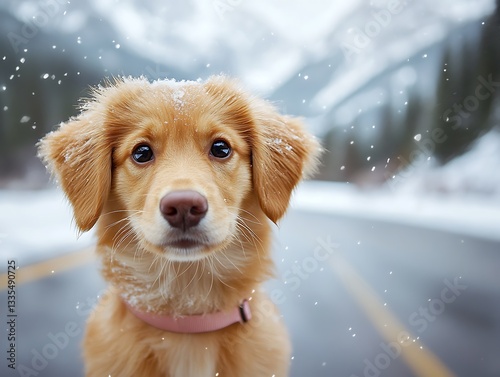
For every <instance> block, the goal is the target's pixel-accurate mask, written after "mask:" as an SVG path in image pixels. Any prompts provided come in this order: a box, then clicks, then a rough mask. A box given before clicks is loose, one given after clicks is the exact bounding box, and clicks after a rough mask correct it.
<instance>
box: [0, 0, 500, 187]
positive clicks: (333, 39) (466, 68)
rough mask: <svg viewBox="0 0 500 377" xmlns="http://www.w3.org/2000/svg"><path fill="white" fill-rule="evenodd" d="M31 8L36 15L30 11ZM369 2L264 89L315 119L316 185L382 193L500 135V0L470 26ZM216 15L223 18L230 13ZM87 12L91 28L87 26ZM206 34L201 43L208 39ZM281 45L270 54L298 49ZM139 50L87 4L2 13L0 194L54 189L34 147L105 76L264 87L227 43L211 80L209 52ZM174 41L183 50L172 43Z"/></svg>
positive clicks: (411, 7)
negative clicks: (416, 168) (345, 184)
mask: <svg viewBox="0 0 500 377" xmlns="http://www.w3.org/2000/svg"><path fill="white" fill-rule="evenodd" d="M23 3H25V4H24V5H26V4H28V3H29V5H30V6H31V8H29V7H28V8H26V7H25V8H22V5H23ZM91 3H92V2H91ZM156 3H158V2H156ZM156 3H155V4H156ZM195 3H196V2H195ZM407 3H408V4H407ZM457 3H464V1H458V2H457ZM483 3H484V2H483ZM134 4H135V6H136V8H140V7H141V5H140V4H141V3H140V2H136V3H134ZM151 4H153V3H151ZM158 4H159V3H158ZM360 4H361V5H359V6H358V7H354V9H353V10H352V11H350V13H349V17H345V18H344V19H342V20H340V21H339V22H338V23H336V24H335V25H332V27H331V28H330V30H328V31H327V32H325V37H324V40H323V44H322V49H321V53H317V54H312V53H311V54H308V55H307V58H305V59H302V60H301V62H300V64H299V65H298V66H297V67H296V68H294V69H292V70H291V73H290V74H289V75H288V76H287V77H285V78H284V79H282V80H281V81H280V82H279V83H278V84H276V85H269V89H268V90H267V91H265V95H266V96H267V98H269V99H270V100H271V101H275V102H276V103H277V105H278V107H280V109H281V110H282V111H286V112H288V113H291V114H295V115H301V116H303V117H305V119H306V121H307V122H308V124H310V126H311V127H312V129H313V131H314V132H315V133H316V134H317V135H318V136H319V137H320V138H321V139H322V142H323V145H324V146H325V148H326V149H327V153H325V155H324V156H323V168H322V170H321V172H320V173H319V175H318V177H317V178H319V179H325V180H334V181H350V182H355V183H359V184H362V185H376V184H380V183H382V182H384V181H387V180H391V179H394V177H395V174H396V173H397V172H398V171H399V170H401V169H403V168H405V167H407V166H408V165H412V164H421V163H425V161H427V160H432V161H437V162H438V163H447V162H448V161H450V160H452V159H453V158H454V157H456V156H458V155H460V154H462V153H463V152H464V151H466V150H467V149H468V147H469V146H470V145H471V142H472V141H474V140H475V139H476V138H478V136H480V135H483V134H485V133H486V132H488V130H490V129H492V128H495V127H496V128H498V124H499V117H500V113H499V110H498V109H500V102H499V101H500V94H499V90H498V88H499V87H500V39H499V38H498V36H499V35H500V6H499V5H500V0H497V3H496V7H495V4H493V6H492V7H490V8H488V7H485V8H486V10H485V11H484V12H483V13H481V12H479V13H478V15H477V16H476V17H470V18H468V19H463V20H462V19H458V20H450V19H449V18H448V19H444V18H441V19H440V18H439V17H442V16H440V15H439V14H437V13H436V14H431V13H428V12H429V9H430V5H429V4H431V3H430V2H423V3H416V2H405V4H406V7H407V8H408V9H402V10H399V11H398V12H397V13H396V12H393V13H392V14H391V13H390V12H389V11H388V10H387V9H388V8H387V4H388V3H387V2H384V1H379V2H370V3H369V4H368V2H364V3H360ZM425 4H427V5H425ZM195 5H196V4H195ZM195 5H193V6H195ZM247 6H248V7H250V6H251V4H250V5H247ZM426 6H427V8H425V7H426ZM171 7H172V5H171ZM179 7H180V6H179ZM183 7H187V5H183ZM241 7H242V8H241V9H235V10H233V13H232V14H231V15H232V16H233V17H234V18H233V20H232V23H229V21H227V22H226V23H225V24H224V27H225V28H226V29H227V28H228V27H235V26H234V25H235V24H238V22H240V21H241V20H242V19H245V18H252V17H253V23H250V26H248V25H247V24H248V23H245V24H241V25H242V26H241V27H242V28H246V27H252V28H255V27H261V28H262V30H264V31H261V33H260V34H259V36H260V35H262V34H263V33H264V32H265V33H267V30H272V22H271V21H267V22H268V24H269V25H271V26H269V25H267V26H263V24H262V23H259V22H257V21H258V20H257V18H258V17H257V16H256V14H257V13H253V14H252V15H247V14H246V13H245V8H244V7H243V5H242V6H241ZM155 9H156V8H154V7H153V8H152V9H150V12H153V13H154V12H155ZM489 9H490V10H489ZM169 11H171V12H173V11H172V9H171V8H169ZM30 12H31V13H30ZM178 12H180V10H178ZM182 12H186V9H184V8H183V10H182ZM212 12H213V14H212V15H211V17H213V20H215V21H216V20H217V17H219V16H220V11H219V14H218V13H217V10H214V9H212ZM237 12H239V14H238V13H237ZM442 12H444V11H442ZM30 14H31V15H32V16H31V17H29V15H30ZM72 14H73V15H74V16H75V17H74V19H69V21H68V17H70V16H71V15H72ZM81 14H84V18H85V21H84V22H82V21H81V20H80V21H79V19H78V15H81ZM174 15H175V12H174ZM403 16H404V17H403ZM65 17H66V19H65V20H63V19H64V18H65ZM238 17H239V18H238ZM275 17H278V15H276V16H275ZM282 17H286V14H283V15H282ZM408 20H412V22H409V21H408ZM215 21H214V26H213V27H214V28H217V27H218V25H217V23H216V22H215ZM260 21H262V20H260ZM78 23H80V24H81V26H80V27H78V25H76V24H78ZM377 23H378V26H377ZM431 23H432V24H433V25H444V27H443V28H441V29H440V30H441V34H440V37H439V38H437V37H436V38H434V39H432V38H428V39H427V40H426V41H427V42H426V43H421V44H419V43H418V42H419V41H420V39H418V38H416V39H415V36H419V35H420V34H422V33H424V30H427V31H425V33H428V32H429V31H428V30H429V28H427V29H426V28H425V27H426V26H429V25H430V24H431ZM72 24H73V25H72ZM221 24H222V22H221ZM353 25H354V26H353ZM356 25H358V26H356ZM72 26H74V27H72ZM194 26H195V25H193V33H203V30H202V28H200V30H196V28H195V27H194ZM221 27H222V26H221ZM377 27H378V29H377ZM266 28H267V29H266ZM339 30H340V31H342V32H343V33H344V34H345V30H354V31H356V30H358V31H364V34H363V35H360V34H358V35H356V34H354V36H353V35H352V33H351V37H353V39H352V40H351V41H350V42H349V41H346V39H345V38H344V39H342V38H341V37H339V35H341V33H340V32H339ZM165 33H166V35H168V30H167V31H165ZM370 33H371V35H370ZM419 33H420V34H419ZM269 34H271V33H269ZM438 34H439V33H438ZM224 35H225V36H226V37H227V38H228V39H230V38H231V36H230V35H228V34H227V33H225V34H224ZM426 35H427V34H426ZM420 36H421V35H420ZM273 37H274V38H275V39H273V40H272V41H271V42H270V41H268V40H266V41H265V49H267V50H263V51H272V49H273V48H275V49H278V50H279V49H282V48H283V46H286V44H285V43H284V42H283V43H282V40H283V39H282V40H280V39H279V38H278V36H275V35H274V34H273ZM186 38H187V37H186ZM191 38H194V39H196V35H194V36H191ZM363 38H364V40H363ZM127 39H128V37H125V36H123V35H122V34H121V32H120V31H119V30H117V27H116V25H115V24H113V22H111V20H108V19H106V18H105V17H102V13H99V12H98V11H96V9H95V8H93V7H92V6H91V5H88V4H87V3H86V2H83V1H80V2H79V1H74V2H71V3H66V2H63V1H62V0H47V1H42V2H33V1H24V2H23V1H21V2H13V1H7V2H5V3H4V4H3V5H1V6H0V187H11V188H12V187H19V188H36V187H43V186H44V185H46V184H47V178H48V177H47V175H46V174H45V171H44V168H43V166H42V165H41V163H40V162H39V161H38V160H37V158H36V150H35V143H36V142H37V141H38V139H40V138H41V137H42V136H43V135H44V134H45V133H47V132H48V131H50V130H52V129H54V127H55V126H56V125H57V124H58V123H60V122H62V121H65V120H67V119H68V118H69V117H70V116H74V115H76V114H77V111H78V110H77V106H78V101H79V98H81V97H85V96H86V95H87V94H88V88H89V86H91V85H97V84H98V83H100V82H102V81H103V79H104V78H105V77H110V76H116V75H132V76H138V75H144V76H146V77H148V78H150V79H151V80H154V79H161V78H166V77H168V78H175V79H197V78H198V77H202V78H204V77H207V76H208V75H209V74H211V73H216V74H217V73H220V72H224V73H228V74H231V75H237V76H239V77H242V79H243V82H244V83H248V82H249V81H250V82H251V80H252V79H251V75H247V76H245V75H246V71H243V69H241V70H239V69H238V68H237V67H236V66H235V65H236V64H237V60H238V59H236V58H234V57H231V56H233V55H234V54H238V53H239V51H240V50H238V48H239V47H238V46H239V45H238V44H237V43H234V42H232V43H229V42H228V43H227V44H224V43H225V42H220V41H219V42H218V44H217V46H218V47H219V48H218V50H216V51H215V52H214V56H213V60H211V61H210V62H211V67H210V69H208V67H209V66H210V64H207V63H206V62H205V61H203V60H202V59H198V60H197V59H196V49H195V50H193V51H191V54H192V55H193V59H192V60H193V61H195V62H196V63H194V64H190V65H183V64H182V63H181V62H176V61H175V57H168V58H165V59H164V60H160V59H158V56H156V55H155V56H153V55H152V56H151V57H148V55H147V54H146V53H139V52H138V48H137V47H134V46H131V45H129V44H128V43H127ZM200 39H201V38H200ZM262 40H263V39H262V38H261V39H257V38H256V39H255V40H252V42H251V43H252V47H251V48H249V50H248V51H249V52H248V51H247V52H246V54H247V55H248V56H249V57H250V59H251V56H252V54H255V49H256V48H258V47H259V46H262V48H263V49H264V42H263V41H262ZM429 41H430V42H429ZM202 42H203V41H202ZM365 42H366V43H365ZM164 43H165V44H168V43H170V42H169V40H168V38H166V39H165V41H164ZM273 43H275V44H276V46H273ZM280 43H281V45H280ZM356 43H358V45H356ZM363 43H365V44H366V46H368V47H366V48H365V46H364V45H363ZM360 44H361V45H360ZM393 45H394V46H393ZM228 46H229V47H228ZM231 46H232V47H231ZM234 46H236V47H234ZM389 46H391V50H389ZM386 47H387V48H386ZM301 48H302V47H301ZM144 49H146V45H144ZM361 50H363V51H361ZM305 51H306V52H307V49H306V50H305ZM394 51H397V54H396V53H393V52H394ZM232 54H233V55H232ZM241 54H243V52H241ZM391 54H392V55H391ZM247 55H245V56H247ZM226 57H227V59H226ZM256 59H257V58H256ZM225 64H227V65H225ZM367 72H369V74H368V73H367ZM259 94H260V93H259Z"/></svg>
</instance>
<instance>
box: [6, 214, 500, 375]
mask: <svg viewBox="0 0 500 377" xmlns="http://www.w3.org/2000/svg"><path fill="white" fill-rule="evenodd" d="M274 246H275V250H274V255H275V259H276V264H277V267H278V275H279V276H280V277H281V278H282V279H281V280H273V281H271V282H269V284H268V290H269V291H270V292H271V293H272V294H273V298H274V299H275V301H277V303H278V304H279V306H280V309H281V311H282V314H283V316H284V318H285V321H286V322H287V324H288V327H289V330H290V333H291V336H292V340H293V346H294V352H293V357H292V360H291V363H292V374H291V375H292V376H294V377H304V376H307V377H320V376H329V377H331V376H339V377H361V376H370V377H378V376H394V377H396V376H397V377H401V376H403V377H406V376H408V377H411V376H416V377H420V376H429V377H431V376H432V377H437V376H439V375H442V376H449V375H450V376H453V375H455V376H464V377H498V376H500V243H499V242H498V241H488V240H481V239H475V238H472V237H469V236H462V235H459V234H452V233H448V232H442V231H434V230H430V229H425V228H415V227H408V226H404V225H398V224H394V223H383V222H376V221H372V220H359V219H354V218H347V217H337V216H331V215H329V216H327V215H318V214H313V213H307V212H303V211H298V210H294V211H291V212H289V214H288V216H287V217H286V218H285V219H284V220H283V221H282V222H281V224H280V227H279V229H277V230H276V240H275V243H274ZM1 262H2V263H3V264H4V266H3V267H2V270H1V272H2V273H3V272H6V264H7V261H3V260H2V261H1ZM22 268H23V266H21V267H20V269H19V270H18V273H19V274H22ZM285 280H286V283H285ZM103 288H104V283H103V281H102V280H101V278H100V277H99V274H98V272H97V266H96V263H95V262H91V263H86V264H83V265H81V266H79V267H77V268H74V269H71V270H67V271H62V272H57V271H55V273H54V274H50V275H49V276H47V277H44V278H41V279H38V280H36V281H32V282H27V283H25V284H19V285H18V287H17V297H16V299H17V304H16V312H17V314H18V316H17V317H16V336H17V343H16V351H17V370H15V371H13V370H11V369H9V368H8V367H7V364H8V361H7V357H6V355H7V354H8V353H7V352H6V343H7V335H8V334H7V332H6V331H8V325H7V323H5V325H4V326H3V328H5V329H6V331H5V332H2V335H1V340H0V342H1V344H2V351H3V352H2V353H3V356H2V357H1V359H0V376H30V375H32V376H40V377H42V376H51V377H59V376H71V377H78V376H83V366H82V362H81V359H80V356H79V352H80V351H79V347H80V342H81V336H82V332H83V328H84V323H85V318H86V316H87V315H88V313H89V308H90V306H91V305H92V303H93V302H95V300H96V297H97V295H98V294H99V293H100V292H101V291H102V289H103ZM0 303H1V304H0V308H1V311H0V316H1V320H2V322H7V320H8V318H7V313H6V310H5V309H6V303H7V292H6V290H2V291H0ZM391 328H392V332H391V330H390V329H391ZM62 332H64V333H66V336H63V335H61V333H62ZM399 335H404V337H402V338H404V339H398V338H399ZM401 340H403V341H404V342H403V343H401ZM398 342H399V345H398ZM405 342H408V343H405ZM410 343H414V344H413V345H411V346H409V345H408V344H410ZM415 345H417V346H418V347H414V348H417V351H415V352H407V350H409V349H410V348H411V347H413V346H415ZM420 347H422V349H420ZM44 350H45V355H48V356H50V358H46V357H43V352H44ZM433 368H434V369H433ZM439 371H442V372H439ZM445 372H446V373H445ZM436 373H437V374H436ZM443 373H445V374H443Z"/></svg>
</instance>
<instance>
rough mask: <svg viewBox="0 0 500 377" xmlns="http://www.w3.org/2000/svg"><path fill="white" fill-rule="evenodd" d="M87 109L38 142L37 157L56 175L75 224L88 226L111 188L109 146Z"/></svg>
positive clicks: (92, 224)
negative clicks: (70, 208)
mask: <svg viewBox="0 0 500 377" xmlns="http://www.w3.org/2000/svg"><path fill="white" fill-rule="evenodd" d="M109 144H110V143H109V142H107V141H106V138H105V135H104V130H103V127H102V125H100V124H99V123H98V122H94V121H93V119H92V116H91V114H89V111H85V112H84V113H82V114H80V116H79V117H78V118H75V119H72V120H70V121H69V122H67V123H65V124H61V126H60V128H59V129H58V130H56V131H54V132H51V133H49V134H48V135H47V136H45V137H44V138H43V139H42V140H40V142H39V143H38V148H39V149H38V150H39V157H40V158H41V159H42V160H43V161H44V162H45V164H46V165H47V167H48V168H49V170H50V171H51V173H52V174H53V175H55V176H56V177H57V179H58V181H59V184H60V185H61V186H62V188H63V190H64V192H65V193H66V196H67V197H68V199H69V201H70V202H71V204H72V206H73V213H74V217H75V220H76V224H77V226H78V228H79V229H80V230H81V231H87V230H90V229H91V228H92V227H93V226H94V224H95V223H96V221H97V219H98V218H99V216H100V214H101V211H102V208H103V206H104V202H105V200H106V198H107V196H108V193H109V190H110V188H111V165H112V164H111V147H110V145H109Z"/></svg>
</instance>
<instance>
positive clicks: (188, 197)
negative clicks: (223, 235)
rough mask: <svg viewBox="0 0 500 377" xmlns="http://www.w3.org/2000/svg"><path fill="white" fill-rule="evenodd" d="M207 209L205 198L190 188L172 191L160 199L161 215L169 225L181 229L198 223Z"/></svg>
mask: <svg viewBox="0 0 500 377" xmlns="http://www.w3.org/2000/svg"><path fill="white" fill-rule="evenodd" d="M207 211H208V202H207V199H206V198H205V197H204V196H203V195H201V194H200V193H198V192H196V191H192V190H182V191H172V192H170V193H168V194H167V195H165V196H164V197H163V198H161V200H160V212H161V214H162V216H163V217H164V218H165V220H167V221H168V223H169V224H170V225H171V226H173V227H174V228H179V229H182V230H186V229H189V228H192V227H194V226H196V225H198V224H199V222H200V221H201V219H202V218H203V217H205V215H206V214H207Z"/></svg>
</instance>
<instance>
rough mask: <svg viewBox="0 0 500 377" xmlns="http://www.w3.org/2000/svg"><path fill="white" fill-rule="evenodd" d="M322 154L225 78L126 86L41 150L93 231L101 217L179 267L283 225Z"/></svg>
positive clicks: (112, 89) (295, 126)
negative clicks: (263, 219)
mask: <svg viewBox="0 0 500 377" xmlns="http://www.w3.org/2000/svg"><path fill="white" fill-rule="evenodd" d="M317 150H318V145H317V144H316V141H315V140H314V139H313V138H311V137H309V136H308V135H307V134H306V133H305V132H304V131H303V130H302V127H301V125H300V123H299V122H298V121H297V120H295V119H292V118H287V117H283V116H281V115H279V114H278V113H277V112H276V111H275V110H274V109H273V108H272V107H271V106H269V105H268V104H267V103H265V102H264V101H261V100H259V99H256V98H252V97H250V96H249V95H247V94H246V93H244V92H242V91H241V90H240V89H239V88H238V87H237V85H236V84H235V83H234V82H232V81H230V80H228V79H226V78H223V77H213V78H211V79H209V80H207V81H206V82H204V83H198V82H172V81H159V82H155V83H149V82H147V81H145V80H142V79H138V80H132V79H123V80H120V81H118V82H116V83H115V84H113V85H110V86H109V87H107V88H104V89H99V90H97V91H96V92H95V93H94V99H93V100H92V101H90V102H88V103H87V104H86V105H85V106H84V107H83V111H82V113H81V114H80V115H79V116H78V117H77V118H75V119H72V120H70V121H69V122H68V123H66V124H64V125H62V126H61V127H60V128H59V130H57V131H55V132H54V133H52V134H49V135H48V136H47V137H45V138H44V139H43V140H42V141H41V143H40V154H41V156H42V158H43V159H44V160H45V161H46V162H47V164H48V165H49V167H50V168H51V169H52V171H53V172H54V173H55V175H56V176H57V177H58V179H59V183H60V184H61V186H62V187H63V189H64V191H65V192H66V195H67V196H68V198H69V200H70V202H71V203H72V205H73V209H74V214H75V219H76V222H77V225H78V227H79V228H80V229H81V230H82V231H86V230H88V229H90V228H91V227H92V226H93V225H94V224H95V223H96V221H97V220H98V219H99V217H101V215H102V219H101V220H102V221H104V222H105V223H106V229H105V231H104V233H105V232H106V231H107V232H111V233H114V238H116V236H118V239H120V237H121V241H120V242H121V243H127V244H128V243H130V242H132V241H133V242H135V243H137V244H138V246H139V247H140V248H141V249H143V250H146V251H148V252H151V253H156V254H159V255H162V256H164V257H165V258H167V259H170V260H175V261H194V260H199V259H202V258H204V257H205V256H207V255H209V254H210V253H212V252H214V251H216V250H221V249H224V248H227V247H228V245H230V244H231V242H234V241H235V239H238V237H241V235H240V233H241V232H240V231H241V229H252V218H253V219H258V218H260V214H262V213H263V214H264V215H265V216H267V217H268V218H269V219H270V220H271V221H273V222H276V221H277V220H278V219H279V218H280V217H281V216H282V215H283V214H284V212H285V210H286V208H287V206H288V202H289V198H290V195H291V191H292V189H293V188H294V187H295V185H296V184H297V183H298V181H299V180H300V179H301V178H302V177H303V175H304V174H305V173H307V171H309V170H311V169H312V168H313V166H314V165H315V156H316V152H317ZM251 203H258V205H257V206H254V205H251ZM255 207H257V208H255ZM256 212H259V213H256ZM104 215H106V216H104ZM106 218H107V220H105V219H106ZM242 219H247V220H246V221H245V220H242ZM127 238H129V240H128V241H126V239H127ZM120 242H119V243H120Z"/></svg>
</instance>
